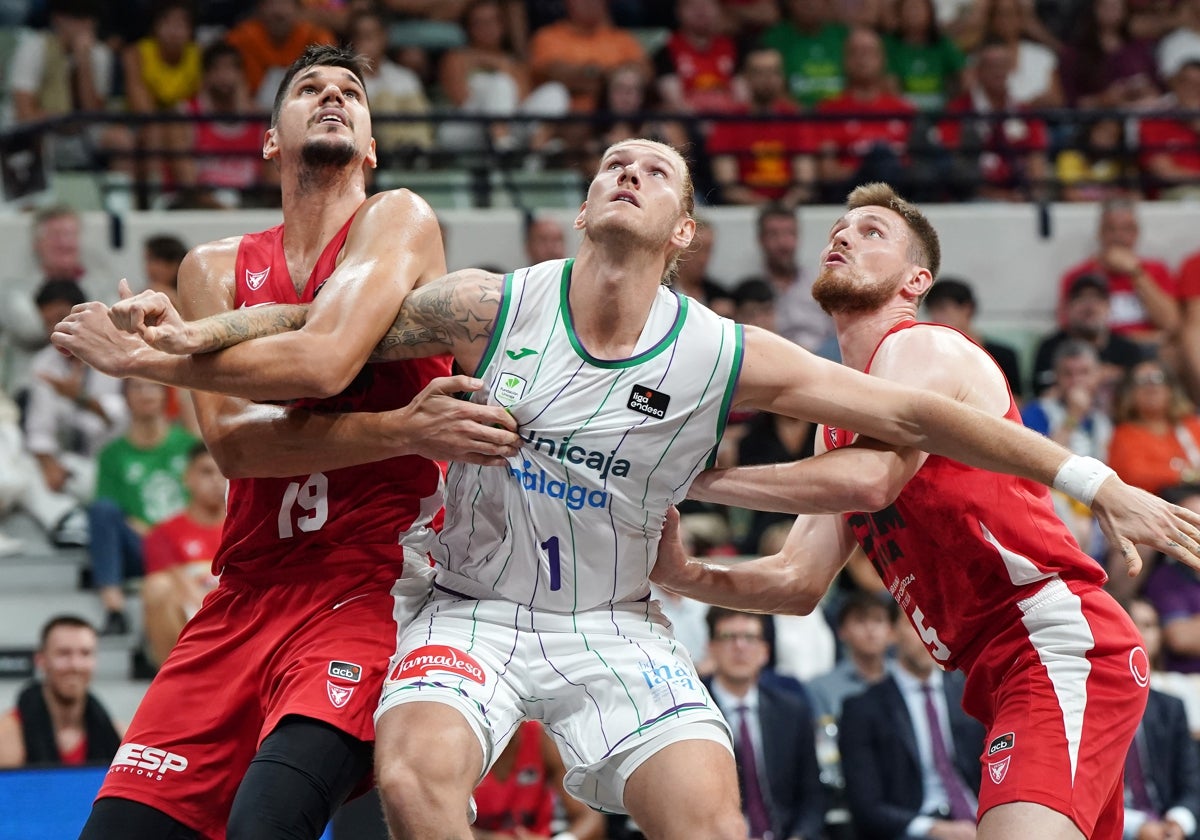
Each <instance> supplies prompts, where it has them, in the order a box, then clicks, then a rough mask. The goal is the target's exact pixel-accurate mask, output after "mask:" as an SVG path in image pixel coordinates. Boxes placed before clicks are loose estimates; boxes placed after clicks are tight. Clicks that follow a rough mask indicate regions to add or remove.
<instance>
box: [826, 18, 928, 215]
mask: <svg viewBox="0 0 1200 840" xmlns="http://www.w3.org/2000/svg"><path fill="white" fill-rule="evenodd" d="M845 78H846V89H845V90H844V91H843V92H842V93H841V94H839V95H837V96H834V97H832V98H829V99H826V100H825V101H823V102H821V104H820V105H818V106H817V113H819V114H821V115H823V116H827V117H837V118H838V119H834V120H831V121H823V122H821V123H820V125H819V126H818V128H817V133H818V135H819V137H820V162H819V172H820V179H821V191H822V193H823V195H824V197H825V200H827V201H829V202H831V203H836V202H838V201H842V200H843V199H844V198H845V196H846V194H847V193H848V192H850V190H852V189H854V187H856V186H858V185H860V184H866V183H870V182H873V181H885V182H887V183H889V184H893V185H896V186H897V188H898V189H905V190H906V191H907V192H909V193H911V192H912V191H911V189H909V188H910V187H911V186H913V182H914V179H913V178H912V175H911V172H910V167H909V166H908V165H907V157H906V156H907V149H908V142H909V132H910V129H911V126H912V120H911V117H912V115H913V114H914V113H915V112H916V109H915V108H914V107H913V106H912V105H911V104H909V103H908V101H907V100H905V99H901V98H900V97H899V96H896V95H895V94H894V93H892V92H891V83H890V82H889V81H888V78H887V70H886V66H885V63H884V52H883V39H882V38H881V37H880V35H879V33H877V32H875V31H874V30H871V29H855V30H852V31H851V32H850V34H849V35H848V36H846V44H845Z"/></svg>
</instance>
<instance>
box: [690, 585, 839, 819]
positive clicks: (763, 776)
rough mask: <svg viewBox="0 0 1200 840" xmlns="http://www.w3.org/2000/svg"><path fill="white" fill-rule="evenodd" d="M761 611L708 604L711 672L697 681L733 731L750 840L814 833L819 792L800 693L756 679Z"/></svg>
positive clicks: (762, 654)
mask: <svg viewBox="0 0 1200 840" xmlns="http://www.w3.org/2000/svg"><path fill="white" fill-rule="evenodd" d="M767 621H768V619H767V617H766V616H763V615H755V614H750V613H742V612H736V611H734V610H727V609H723V608H721V607H712V608H710V609H709V611H708V627H709V649H710V652H711V656H712V661H713V672H712V675H711V676H709V677H706V678H705V680H704V682H705V685H707V686H708V689H709V691H710V692H711V693H712V697H713V700H715V701H716V704H717V706H718V708H720V710H721V713H722V715H724V717H725V719H726V720H727V721H728V722H729V725H730V728H731V729H732V730H733V741H734V755H735V757H736V759H737V770H738V787H739V789H740V790H741V794H742V812H743V813H744V814H745V816H746V823H747V828H748V829H749V835H750V838H751V840H756V838H772V837H780V838H783V837H787V838H813V840H816V838H819V837H821V835H822V831H823V826H824V823H825V797H824V792H823V791H822V789H821V780H820V772H819V770H818V768H817V753H816V745H815V740H814V733H813V729H812V726H810V725H809V723H810V721H811V720H812V710H811V709H810V708H809V705H808V702H807V701H806V700H805V698H804V696H803V695H802V694H799V693H794V692H789V691H786V690H784V689H782V688H780V687H778V686H776V685H774V684H772V683H771V682H769V681H766V680H764V679H763V670H764V668H765V667H766V665H767V658H768V647H767V640H766V630H765V625H766V622H767Z"/></svg>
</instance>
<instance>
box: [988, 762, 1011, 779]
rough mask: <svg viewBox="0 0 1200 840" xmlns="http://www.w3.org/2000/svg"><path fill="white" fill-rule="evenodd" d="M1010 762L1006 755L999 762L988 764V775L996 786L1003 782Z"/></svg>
mask: <svg viewBox="0 0 1200 840" xmlns="http://www.w3.org/2000/svg"><path fill="white" fill-rule="evenodd" d="M1010 761H1012V756H1011V755H1006V756H1004V758H1002V759H1000V760H999V761H989V762H988V775H989V776H990V777H991V779H992V781H993V782H995V783H996V784H1000V783H1001V782H1003V781H1004V777H1005V776H1006V775H1008V763H1009V762H1010Z"/></svg>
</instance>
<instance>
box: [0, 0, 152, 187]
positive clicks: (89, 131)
mask: <svg viewBox="0 0 1200 840" xmlns="http://www.w3.org/2000/svg"><path fill="white" fill-rule="evenodd" d="M47 8H48V11H49V14H50V28H49V29H48V30H45V31H42V30H34V29H23V30H22V31H21V35H20V39H19V41H18V42H17V46H16V50H15V51H14V53H13V56H12V61H11V62H10V64H9V73H8V91H9V96H10V99H11V101H12V106H13V117H14V121H15V122H16V123H18V124H20V123H30V122H38V121H40V120H44V119H48V118H51V117H65V116H67V115H68V114H71V113H73V112H77V111H92V112H98V111H103V110H105V109H106V107H107V105H108V100H109V97H111V96H112V95H113V93H114V90H115V83H116V67H115V59H114V57H113V53H112V50H110V49H109V48H108V45H107V44H105V43H104V42H103V41H102V40H100V38H99V36H98V34H97V27H98V20H99V15H100V7H99V4H98V3H97V2H96V0H49V2H48V3H47ZM51 141H52V143H51V150H52V155H53V159H54V161H55V165H56V166H59V167H64V168H82V169H88V168H93V167H95V166H97V165H100V164H103V163H105V161H106V160H107V165H108V166H109V168H111V169H114V170H120V171H124V172H129V171H132V160H131V157H130V154H129V153H130V151H131V150H132V149H133V132H131V131H130V130H129V128H128V127H127V126H125V125H123V124H120V123H115V122H114V123H108V124H106V123H99V122H93V123H86V124H81V125H74V126H63V127H61V128H59V129H58V130H56V131H55V133H54V134H53V135H52V137H51Z"/></svg>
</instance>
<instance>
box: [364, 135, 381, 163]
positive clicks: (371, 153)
mask: <svg viewBox="0 0 1200 840" xmlns="http://www.w3.org/2000/svg"><path fill="white" fill-rule="evenodd" d="M364 161H365V162H366V164H367V166H369V167H371V168H372V169H374V168H375V167H376V166H378V165H379V153H378V152H377V151H376V149H375V138H374V137H372V138H371V143H370V145H368V146H367V154H366V157H365V158H364Z"/></svg>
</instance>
